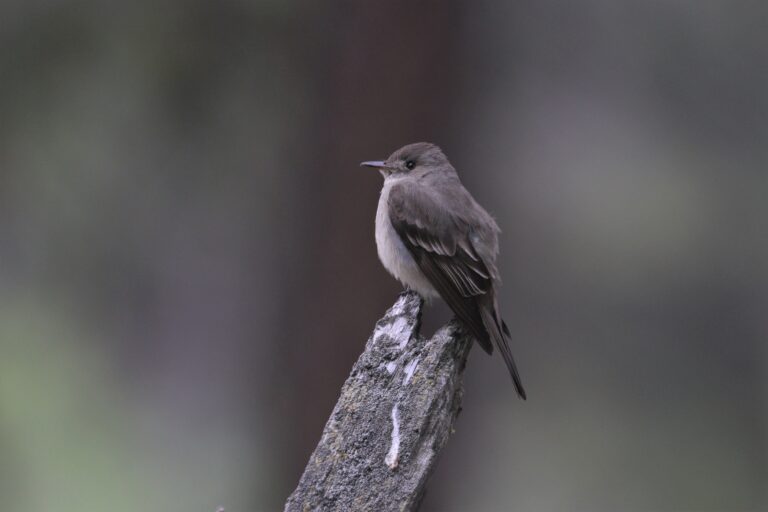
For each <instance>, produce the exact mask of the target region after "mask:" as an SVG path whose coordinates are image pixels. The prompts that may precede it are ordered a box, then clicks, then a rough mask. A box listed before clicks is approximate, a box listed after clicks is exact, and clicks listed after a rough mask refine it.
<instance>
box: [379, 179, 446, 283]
mask: <svg viewBox="0 0 768 512" xmlns="http://www.w3.org/2000/svg"><path fill="white" fill-rule="evenodd" d="M388 192H389V187H386V186H385V187H384V189H383V190H382V191H381V198H380V199H379V208H378V211H377V212H376V249H377V250H378V253H379V259H380V260H381V263H382V264H383V265H384V268H386V269H387V271H388V272H389V273H390V274H392V275H393V276H394V277H395V278H396V279H397V280H398V281H400V282H401V283H403V284H404V285H405V286H407V287H408V288H410V289H412V290H415V291H416V292H418V293H419V295H421V296H422V297H424V298H431V297H437V296H438V293H437V291H436V290H435V288H434V287H433V286H432V284H431V283H430V282H429V280H428V279H427V278H426V276H425V275H424V273H423V272H422V271H421V269H420V268H419V266H418V264H417V263H416V260H414V259H413V256H412V255H411V252H410V251H409V250H408V248H407V247H406V246H405V244H403V242H402V240H400V235H398V234H397V232H396V231H395V228H393V227H392V222H390V220H389V213H388V211H387V200H388V197H387V196H388Z"/></svg>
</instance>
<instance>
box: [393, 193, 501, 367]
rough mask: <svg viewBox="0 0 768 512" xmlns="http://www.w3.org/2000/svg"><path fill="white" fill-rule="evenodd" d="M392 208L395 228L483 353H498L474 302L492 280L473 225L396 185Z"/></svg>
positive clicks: (435, 200)
mask: <svg viewBox="0 0 768 512" xmlns="http://www.w3.org/2000/svg"><path fill="white" fill-rule="evenodd" d="M388 206H389V216H390V222H391V223H392V227H393V228H394V229H395V231H396V232H397V234H398V235H399V236H400V238H401V240H402V241H403V244H404V245H405V246H406V247H407V248H408V250H409V251H410V252H411V254H412V255H413V257H414V259H415V260H416V262H417V264H418V265H419V268H420V269H421V271H422V272H423V273H424V275H425V276H426V277H427V279H429V281H430V283H432V286H434V287H435V289H436V290H437V291H438V292H439V293H440V296H441V297H442V298H443V300H445V302H446V303H447V304H448V306H449V307H450V308H451V309H452V310H453V312H454V313H455V314H456V316H458V317H459V318H460V319H461V320H462V321H463V322H464V323H465V324H466V325H467V327H468V328H469V329H470V331H472V334H473V335H474V336H475V338H476V339H477V340H478V342H479V343H480V345H481V346H482V347H483V349H484V350H485V351H486V352H488V353H489V354H490V353H491V352H493V345H492V344H491V342H490V340H489V339H488V335H487V332H486V329H485V327H484V326H483V320H482V318H481V317H480V315H479V313H478V310H477V306H476V302H475V301H476V297H477V296H478V295H484V294H487V293H489V292H490V291H491V287H492V277H491V273H490V272H489V271H488V268H487V266H486V265H485V263H484V262H483V260H482V258H481V257H480V256H479V255H478V254H477V252H476V250H475V249H474V247H473V245H472V243H471V238H470V237H471V234H472V226H471V225H470V223H469V222H467V220H466V219H461V218H458V217H457V216H455V215H454V214H452V213H451V212H450V211H448V210H447V208H446V207H445V206H443V205H442V204H441V202H440V201H439V198H438V197H436V196H435V195H434V194H433V193H432V192H431V191H429V190H424V189H419V188H418V187H413V186H411V187H409V186H405V185H402V184H395V185H393V186H392V189H391V190H390V192H389V204H388Z"/></svg>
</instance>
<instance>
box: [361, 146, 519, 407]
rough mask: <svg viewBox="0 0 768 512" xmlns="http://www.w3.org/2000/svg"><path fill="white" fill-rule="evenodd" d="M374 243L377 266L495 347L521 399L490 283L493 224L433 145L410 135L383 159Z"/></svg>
mask: <svg viewBox="0 0 768 512" xmlns="http://www.w3.org/2000/svg"><path fill="white" fill-rule="evenodd" d="M360 165H363V166H366V167H373V168H376V169H378V170H379V171H380V172H381V174H382V176H384V186H383V188H382V189H381V197H380V198H379V207H378V210H377V212H376V247H377V249H378V253H379V259H381V262H382V264H383V265H384V267H385V268H386V269H387V271H389V273H390V274H392V275H393V276H394V277H395V278H396V279H398V280H399V281H400V282H401V283H403V285H405V286H406V287H407V288H410V289H412V290H415V291H416V292H418V293H419V294H420V295H421V296H422V297H424V298H425V299H430V298H432V297H438V296H439V297H442V298H443V300H445V302H446V303H447V304H448V306H449V307H450V308H451V309H452V310H453V312H454V313H455V314H456V316H457V317H458V318H459V319H460V320H461V321H462V322H463V323H464V324H465V325H466V326H467V328H468V329H469V331H470V332H471V333H472V335H473V336H474V337H475V339H476V340H477V342H478V343H479V344H480V346H481V347H482V348H483V350H485V351H486V352H487V353H488V354H492V353H493V346H494V345H496V347H497V348H498V349H499V352H501V355H502V357H503V358H504V362H505V363H506V364H507V368H509V373H510V375H512V380H513V381H514V383H515V389H516V390H517V394H518V395H520V397H521V398H522V399H523V400H525V390H524V389H523V385H522V382H521V381H520V375H519V374H518V372H517V367H516V366H515V360H514V359H513V358H512V352H511V351H510V350H509V344H508V343H507V339H508V338H509V329H507V325H506V324H505V323H504V321H503V320H502V319H501V315H500V314H499V306H498V302H497V300H496V289H497V287H498V286H499V284H500V283H501V279H500V276H499V271H498V269H497V268H496V256H497V255H498V253H499V241H498V236H499V232H500V230H499V226H498V225H496V221H494V220H493V218H492V217H491V216H490V215H489V214H488V212H486V211H485V210H484V209H483V207H482V206H480V205H479V204H477V202H476V201H475V200H474V198H473V197H472V196H471V195H470V194H469V192H467V189H465V188H464V185H462V184H461V181H459V175H458V174H457V173H456V169H454V168H453V166H452V165H451V163H450V162H449V161H448V158H446V156H445V155H444V154H443V152H442V151H441V150H440V148H439V147H437V146H435V145H434V144H430V143H427V142H417V143H415V144H409V145H407V146H405V147H402V148H400V149H398V150H397V151H395V152H394V153H392V155H390V157H389V158H387V159H386V160H384V161H371V162H362V163H361V164H360Z"/></svg>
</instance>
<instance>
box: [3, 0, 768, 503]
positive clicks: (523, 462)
mask: <svg viewBox="0 0 768 512" xmlns="http://www.w3.org/2000/svg"><path fill="white" fill-rule="evenodd" d="M767 5H768V4H766V3H765V2H758V1H748V0H744V1H732V2H729V1H725V0H722V1H708V0H695V1H694V0H691V1H683V0H680V1H608V0H585V1H581V2H578V3H575V2H567V1H537V2H502V1H484V0H481V1H478V2H466V3H465V2H458V1H453V0H444V1H437V0H432V1H419V2H406V1H400V0H398V1H393V2H351V1H330V2H309V1H305V2H302V1H295V0H291V1H276V0H273V1H255V2H249V1H245V0H220V1H215V2H214V1H210V0H207V1H204V0H199V1H191V2H183V1H181V0H163V1H160V2H142V1H139V2H123V3H112V2H107V1H98V0H80V1H52V0H32V1H27V0H5V1H4V2H2V4H1V5H0V496H2V502H3V505H2V508H3V509H4V510H18V511H32V512H37V511H40V512H48V511H53V510H56V511H58V512H62V511H73V512H74V511H77V512H90V511H103V510H109V511H115V512H121V511H126V512H135V511H138V510H141V511H147V512H148V511H160V510H162V511H164V512H176V511H179V512H182V511H183V512H189V511H204V512H206V511H210V512H212V511H213V510H214V509H215V508H216V506H219V505H221V506H224V507H226V509H227V511H229V512H244V511H261V510H265V511H269V510H278V509H280V508H281V505H282V503H283V500H284V499H285V497H286V496H287V495H288V493H289V492H290V491H291V490H292V489H293V487H294V486H295V484H296V482H297V479H298V476H299V474H300V472H301V470H302V468H303V466H304V463H305V462H306V460H307V458H308V455H309V453H310V451H311V450H312V448H313V447H314V445H315V443H316V441H317V440H318V437H319V435H320V432H321V429H322V426H323V424H324V422H325V420H326V418H327V416H328V414H329V412H330V410H331V408H332V406H333V404H334V403H335V399H336V397H337V393H338V390H339V387H340V385H341V384H342V382H343V381H344V379H345V377H346V375H347V372H348V370H349V368H350V367H351V365H352V363H353V361H354V360H355V359H356V357H357V355H358V354H359V353H360V351H361V350H362V347H363V344H364V342H365V340H366V338H367V336H368V334H369V333H370V331H371V329H372V326H373V324H374V322H375V321H376V319H377V318H379V317H380V316H381V315H382V313H383V311H384V310H385V309H386V308H387V307H388V306H389V305H390V304H391V303H392V302H393V301H394V298H395V296H396V294H397V292H398V290H399V286H398V285H397V283H396V282H394V280H392V279H391V278H390V277H389V276H387V274H386V273H385V271H384V270H383V269H382V268H381V266H380V264H379V262H378V261H377V257H376V251H375V246H374V240H373V219H374V213H375V209H376V200H377V194H378V190H379V187H380V185H381V178H380V177H379V176H378V174H376V173H375V172H372V171H370V170H365V169H361V168H359V167H358V166H357V163H358V162H359V161H361V160H365V159H377V158H382V157H385V156H387V155H388V154H389V152H390V151H392V150H394V149H396V148H397V147H399V146H401V145H403V144H405V143H409V142H414V141H417V140H428V141H432V142H436V143H438V144H440V145H441V146H442V147H443V148H444V150H445V151H446V153H447V154H448V155H449V157H450V158H451V159H452V161H453V163H454V164H455V165H456V167H457V168H458V169H459V172H460V173H461V175H462V178H463V181H464V183H465V185H466V186H467V187H468V188H469V189H470V190H471V191H472V192H473V194H474V195H475V197H476V198H477V199H478V200H479V201H480V203H481V204H483V205H484V206H485V207H486V208H487V209H488V210H489V211H491V212H492V213H493V214H494V215H495V217H496V218H497V220H498V222H499V224H500V225H501V227H502V229H503V231H504V233H503V238H502V254H501V259H500V265H501V269H502V274H503V277H504V283H505V286H504V288H503V292H502V296H501V301H502V307H503V310H504V311H505V314H506V318H507V322H508V323H509V325H510V328H511V330H512V331H513V339H514V346H513V349H514V352H515V354H516V357H517V360H518V363H519V366H520V369H521V372H522V376H523V379H524V382H525V383H526V387H527V389H528V392H529V400H528V402H525V403H524V402H521V401H518V400H517V399H515V397H514V392H513V390H512V387H511V384H510V382H509V377H508V375H507V374H506V371H505V369H504V366H503V364H502V362H501V360H500V358H498V357H496V358H488V357H486V356H485V355H484V354H483V353H481V352H480V351H479V350H474V351H473V353H472V354H471V357H470V361H469V367H468V370H467V379H466V395H465V408H464V411H463V412H462V414H461V416H460V418H459V421H458V423H457V425H456V433H455V435H454V436H453V438H452V439H451V441H450V443H449V445H448V448H447V450H446V451H445V453H444V455H443V457H442V459H441V461H440V463H439V467H438V469H437V472H436V474H435V475H434V477H433V479H432V480H431V483H430V485H429V490H428V494H427V497H426V501H425V503H424V507H423V510H424V511H438V510H440V511H442V510H446V511H466V510H472V511H486V510H487V511H497V510H498V511H502V510H521V511H522V510H526V511H537V512H541V511H548V510H551V511H565V510H574V511H680V510H691V511H693V510H695V511H708V510H711V511H742V510H743V511H747V510H750V511H758V510H768V491H766V489H768V486H767V485H766V484H768V446H767V444H768V437H766V421H768V417H767V414H768V403H767V402H766V384H767V383H768V382H767V380H766V370H767V365H766V363H767V361H768V360H767V354H766V348H765V342H766V334H768V320H766V318H767V317H766V306H768V287H767V286H766V285H767V284H768V283H767V278H768V236H767V233H766V219H767V218H768V202H766V192H768V175H767V174H766V162H767V161H768V159H767V158H766V156H768V145H766V136H767V135H768V122H767V119H768V30H766V20H767V19H768V7H766V6H767ZM448 318H449V313H448V312H447V311H446V309H445V308H444V307H441V306H439V305H438V306H436V307H433V308H431V309H430V310H429V311H428V312H427V328H428V329H434V328H435V327H436V326H438V325H439V324H440V323H442V322H444V321H446V320H447V319H448Z"/></svg>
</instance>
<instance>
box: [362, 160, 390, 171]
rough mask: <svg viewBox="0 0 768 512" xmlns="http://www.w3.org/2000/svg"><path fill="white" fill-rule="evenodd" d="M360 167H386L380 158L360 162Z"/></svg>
mask: <svg viewBox="0 0 768 512" xmlns="http://www.w3.org/2000/svg"><path fill="white" fill-rule="evenodd" d="M360 166H361V167H373V168H375V169H383V168H384V167H386V164H385V163H384V162H382V161H381V160H372V161H369V162H360Z"/></svg>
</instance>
